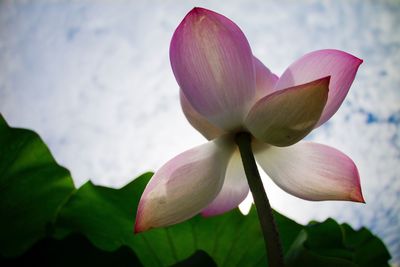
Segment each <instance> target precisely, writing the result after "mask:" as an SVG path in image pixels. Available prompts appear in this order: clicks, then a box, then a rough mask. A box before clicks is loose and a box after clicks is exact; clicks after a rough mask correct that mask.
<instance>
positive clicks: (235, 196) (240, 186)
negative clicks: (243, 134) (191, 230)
mask: <svg viewBox="0 0 400 267" xmlns="http://www.w3.org/2000/svg"><path fill="white" fill-rule="evenodd" d="M248 193H249V185H248V184H247V180H246V174H245V173H244V169H243V164H242V158H241V157H240V153H239V150H238V149H236V150H235V152H234V153H233V155H232V157H231V159H230V161H229V163H228V167H227V170H226V174H225V180H224V184H223V186H222V189H221V191H220V192H219V194H218V196H217V197H216V198H215V199H214V201H213V202H211V204H210V205H208V206H207V208H205V209H204V210H203V211H202V212H201V214H202V215H203V216H206V217H208V216H214V215H218V214H221V213H224V212H227V211H230V210H232V209H234V208H236V207H237V206H239V204H240V203H241V202H242V201H243V200H244V199H245V198H246V196H247V194H248Z"/></svg>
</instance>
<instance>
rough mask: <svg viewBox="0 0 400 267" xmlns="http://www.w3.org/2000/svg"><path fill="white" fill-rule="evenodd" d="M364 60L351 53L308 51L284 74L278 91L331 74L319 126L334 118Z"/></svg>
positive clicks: (277, 87) (278, 85) (329, 50)
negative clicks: (326, 99)
mask: <svg viewBox="0 0 400 267" xmlns="http://www.w3.org/2000/svg"><path fill="white" fill-rule="evenodd" d="M362 62H363V61H362V60H361V59H359V58H357V57H355V56H353V55H350V54H348V53H345V52H342V51H339V50H334V49H325V50H319V51H314V52H311V53H309V54H306V55H305V56H303V57H302V58H300V59H299V60H297V61H295V62H294V63H293V64H292V65H290V66H289V68H287V69H286V71H285V72H284V73H283V74H282V76H281V77H280V79H279V80H278V82H277V84H276V88H275V89H276V90H280V89H284V88H287V87H291V86H295V85H299V84H303V83H307V82H310V81H313V80H316V79H320V78H322V77H326V76H331V81H330V83H329V95H328V101H327V103H326V106H325V108H324V111H323V112H322V115H321V118H320V119H319V121H318V123H317V124H316V126H315V127H318V126H320V125H321V124H323V123H324V122H326V121H327V120H329V119H330V117H332V116H333V114H335V113H336V111H337V110H338V109H339V107H340V105H341V104H342V102H343V100H344V98H345V97H346V95H347V92H348V91H349V89H350V86H351V84H352V83H353V80H354V77H355V75H356V73H357V70H358V67H359V66H360V64H361V63H362Z"/></svg>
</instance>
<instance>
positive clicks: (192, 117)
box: [179, 90, 224, 140]
mask: <svg viewBox="0 0 400 267" xmlns="http://www.w3.org/2000/svg"><path fill="white" fill-rule="evenodd" d="M179 95H180V99H181V106H182V110H183V113H184V114H185V116H186V119H187V120H188V121H189V122H190V124H191V125H192V126H193V127H194V128H195V129H196V130H198V131H199V132H200V133H201V134H202V135H203V136H204V137H205V138H207V139H208V140H212V139H214V138H217V137H219V136H221V135H223V134H224V131H223V130H221V129H219V128H217V127H216V126H214V125H213V124H211V122H209V121H208V120H207V119H206V118H205V117H204V116H202V115H200V113H198V112H197V111H196V110H195V109H194V108H193V107H192V105H191V104H190V103H189V101H188V100H187V99H186V97H185V95H184V94H183V92H182V90H180V92H179Z"/></svg>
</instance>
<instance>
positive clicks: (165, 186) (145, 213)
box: [135, 138, 232, 233]
mask: <svg viewBox="0 0 400 267" xmlns="http://www.w3.org/2000/svg"><path fill="white" fill-rule="evenodd" d="M231 153H232V148H231V147H230V146H229V145H228V144H227V140H225V139H224V138H220V139H217V140H215V141H212V142H208V143H206V144H204V145H201V146H198V147H195V148H193V149H190V150H187V151H186V152H184V153H182V154H179V155H178V156H176V157H175V158H173V159H171V160H170V161H168V162H167V163H166V164H165V165H164V166H162V167H161V169H159V170H158V171H157V172H156V173H155V174H154V176H153V177H152V178H151V180H150V182H149V183H148V184H147V186H146V189H145V190H144V192H143V195H142V197H141V199H140V202H139V206H138V210H137V215H136V223H135V232H136V233H137V232H143V231H146V230H149V229H151V228H155V227H162V226H167V225H171V224H175V223H179V222H182V221H184V220H186V219H189V218H191V217H192V216H194V215H196V214H197V213H199V212H200V211H201V210H202V209H204V208H205V207H206V206H207V205H208V204H210V203H211V201H213V200H214V198H215V197H216V196H217V194H218V193H219V191H220V190H221V187H222V184H223V181H224V177H225V171H226V166H227V163H228V160H229V158H230V156H231Z"/></svg>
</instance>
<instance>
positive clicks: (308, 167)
mask: <svg viewBox="0 0 400 267" xmlns="http://www.w3.org/2000/svg"><path fill="white" fill-rule="evenodd" d="M254 150H255V156H256V160H257V162H258V163H259V164H260V165H261V167H262V168H263V169H264V171H265V172H266V173H267V174H268V176H269V177H271V179H272V180H273V181H274V182H275V183H276V184H277V185H278V186H279V187H280V188H282V189H283V190H285V191H286V192H288V193H289V194H292V195H294V196H297V197H299V198H303V199H307V200H350V201H356V202H364V199H363V196H362V193H361V186H360V177H359V175H358V171H357V167H356V165H355V164H354V162H353V161H352V160H351V159H350V158H349V157H348V156H346V155H345V154H343V153H342V152H340V151H338V150H336V149H334V148H332V147H328V146H325V145H321V144H317V143H312V142H301V143H297V144H295V145H293V146H290V147H285V148H280V147H274V146H268V145H265V144H262V143H257V144H256V145H255V146H254Z"/></svg>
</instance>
